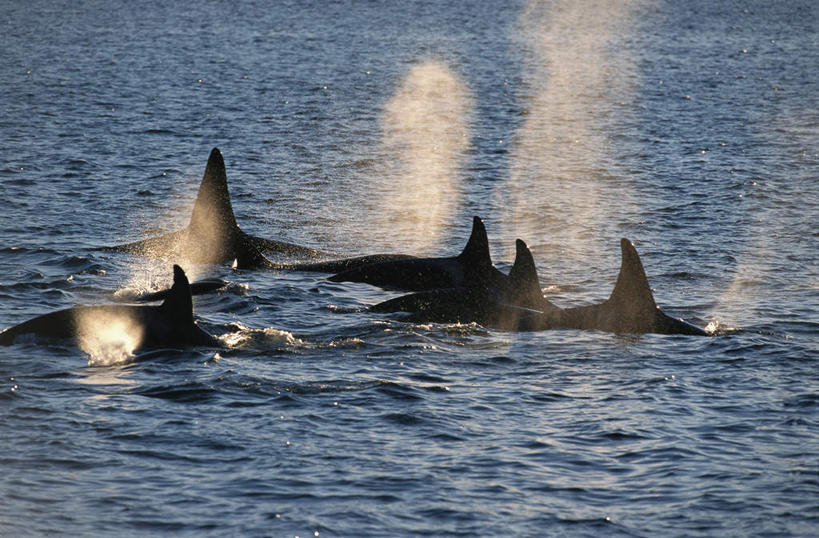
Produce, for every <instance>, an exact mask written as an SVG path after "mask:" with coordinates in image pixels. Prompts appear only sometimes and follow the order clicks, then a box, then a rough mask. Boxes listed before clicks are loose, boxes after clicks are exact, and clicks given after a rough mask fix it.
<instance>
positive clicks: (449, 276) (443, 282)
mask: <svg viewBox="0 0 819 538" xmlns="http://www.w3.org/2000/svg"><path fill="white" fill-rule="evenodd" d="M354 260H360V259H354ZM342 261H343V260H342ZM504 278H506V275H504V274H503V273H501V272H500V271H498V270H497V269H496V268H495V266H494V265H492V259H491V257H490V255H489V241H488V239H487V236H486V227H485V226H484V224H483V221H482V220H481V219H480V217H474V218H473V219H472V233H471V235H470V236H469V240H468V241H467V243H466V246H465V247H464V249H463V251H462V252H461V253H460V254H459V255H458V256H453V257H447V258H413V257H407V258H403V259H389V260H378V261H375V262H372V263H356V266H355V267H352V268H348V269H346V270H343V271H341V272H339V273H336V274H334V275H333V276H331V277H329V278H328V280H330V281H332V282H363V283H366V284H371V285H373V286H378V287H381V288H386V289H398V290H407V291H424V290H433V289H441V288H453V287H461V286H464V285H465V284H466V282H467V281H474V280H476V279H488V280H489V281H492V282H494V281H496V280H500V279H504Z"/></svg>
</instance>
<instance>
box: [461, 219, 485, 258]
mask: <svg viewBox="0 0 819 538" xmlns="http://www.w3.org/2000/svg"><path fill="white" fill-rule="evenodd" d="M458 260H460V261H461V262H464V263H469V264H470V265H473V266H491V265H492V258H491V256H490V255H489V239H488V238H487V236H486V227H485V226H484V225H483V221H482V220H481V219H480V217H473V218H472V234H471V235H470V236H469V241H467V242H466V246H465V247H464V250H463V252H461V253H460V255H458Z"/></svg>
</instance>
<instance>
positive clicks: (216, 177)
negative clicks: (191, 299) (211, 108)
mask: <svg viewBox="0 0 819 538" xmlns="http://www.w3.org/2000/svg"><path fill="white" fill-rule="evenodd" d="M105 250H117V251H123V252H131V253H134V254H140V255H144V256H154V257H159V258H170V259H184V260H186V261H188V262H190V263H206V264H223V263H228V264H229V263H233V262H234V260H235V261H236V266H237V268H239V269H254V268H260V267H271V266H272V264H271V262H270V261H269V260H268V259H267V258H265V256H264V255H263V254H262V252H268V253H281V254H285V255H289V256H309V257H316V256H319V255H321V254H322V253H321V252H320V251H318V250H315V249H312V248H307V247H302V246H299V245H294V244H291V243H285V242H282V241H274V240H272V239H264V238H261V237H255V236H252V235H249V234H247V233H245V232H243V231H242V230H241V229H240V228H239V225H238V224H237V223H236V217H235V216H234V214H233V206H232V205H231V203H230V194H229V193H228V186H227V172H226V171H225V161H224V159H223V158H222V154H221V152H220V151H219V149H218V148H213V150H212V151H211V152H210V157H209V158H208V164H207V167H206V168H205V175H204V176H203V177H202V183H201V184H200V186H199V193H198V194H197V196H196V202H195V203H194V206H193V213H192V214H191V220H190V223H189V224H188V226H187V227H186V228H184V229H182V230H179V231H177V232H171V233H168V234H165V235H161V236H158V237H152V238H149V239H144V240H142V241H136V242H133V243H127V244H123V245H116V246H113V247H105Z"/></svg>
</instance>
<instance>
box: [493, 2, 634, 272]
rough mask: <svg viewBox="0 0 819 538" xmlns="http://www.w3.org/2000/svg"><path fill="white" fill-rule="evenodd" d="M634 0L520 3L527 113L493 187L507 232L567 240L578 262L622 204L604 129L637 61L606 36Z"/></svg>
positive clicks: (624, 192)
mask: <svg viewBox="0 0 819 538" xmlns="http://www.w3.org/2000/svg"><path fill="white" fill-rule="evenodd" d="M635 5H636V2H631V1H626V2H607V1H605V0H586V1H583V0H581V1H574V0H572V1H562V0H558V1H555V2H537V1H531V2H529V3H528V4H527V5H526V7H525V9H524V11H523V12H522V14H521V16H520V19H519V29H520V46H521V47H523V48H524V49H525V50H526V51H527V53H528V54H527V58H528V60H527V61H526V62H525V63H524V69H525V73H524V76H523V81H524V84H523V86H522V91H521V92H522V94H521V106H522V107H524V110H525V112H526V116H525V120H524V122H523V124H522V125H521V127H520V129H519V131H518V132H517V133H516V134H515V138H514V142H513V145H512V151H511V155H510V178H509V188H508V189H505V190H504V192H503V193H502V194H500V195H499V196H502V197H503V200H501V203H500V204H499V205H500V206H501V207H505V208H507V211H509V213H510V214H508V215H507V216H506V217H505V218H504V222H506V223H507V227H511V228H512V229H507V230H506V231H505V234H504V235H506V236H512V237H531V238H532V241H533V242H535V241H546V242H549V243H552V242H554V243H555V244H559V245H568V247H567V248H566V251H567V252H561V254H568V255H569V257H574V258H575V262H576V261H577V260H583V259H586V253H588V252H590V251H593V250H596V243H594V242H595V241H597V238H599V237H600V236H601V235H602V234H601V227H602V226H604V225H606V224H607V223H610V222H611V221H612V220H613V218H612V216H613V215H614V214H616V213H618V212H619V213H622V212H623V211H628V210H629V207H630V206H631V199H630V192H629V188H628V186H627V185H624V184H623V182H622V181H621V178H620V177H619V176H620V174H619V172H618V170H617V148H615V147H614V146H613V143H612V141H611V134H612V131H613V130H614V129H613V126H614V125H615V124H616V123H617V119H618V118H617V116H618V108H619V109H622V108H623V104H624V102H627V101H628V100H629V99H630V96H631V94H632V93H633V92H632V89H631V86H632V79H633V77H634V74H633V72H634V62H633V59H632V58H630V57H629V56H628V54H627V53H623V52H622V51H621V49H620V48H619V47H615V46H613V43H615V42H616V40H617V39H620V38H621V37H622V36H623V35H627V34H628V31H629V27H630V25H631V24H632V22H633V20H632V17H631V14H632V11H633V9H634V7H635ZM536 238H537V239H536ZM573 263H574V262H573Z"/></svg>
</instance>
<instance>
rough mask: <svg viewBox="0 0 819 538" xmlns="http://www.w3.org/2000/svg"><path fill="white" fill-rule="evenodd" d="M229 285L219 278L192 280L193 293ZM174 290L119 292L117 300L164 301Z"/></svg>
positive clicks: (137, 301)
mask: <svg viewBox="0 0 819 538" xmlns="http://www.w3.org/2000/svg"><path fill="white" fill-rule="evenodd" d="M227 285H228V283H227V282H225V281H224V280H221V279H219V278H209V279H205V280H199V281H197V282H191V295H204V294H206V293H210V292H212V291H216V290H219V289H222V288H224V287H225V286H227ZM172 292H173V288H166V289H164V290H159V291H154V292H148V293H138V294H134V293H125V294H123V295H120V294H119V293H117V295H116V300H117V301H118V302H134V303H153V302H156V301H164V300H165V299H166V298H167V297H168V295H170V294H171V293H172Z"/></svg>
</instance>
